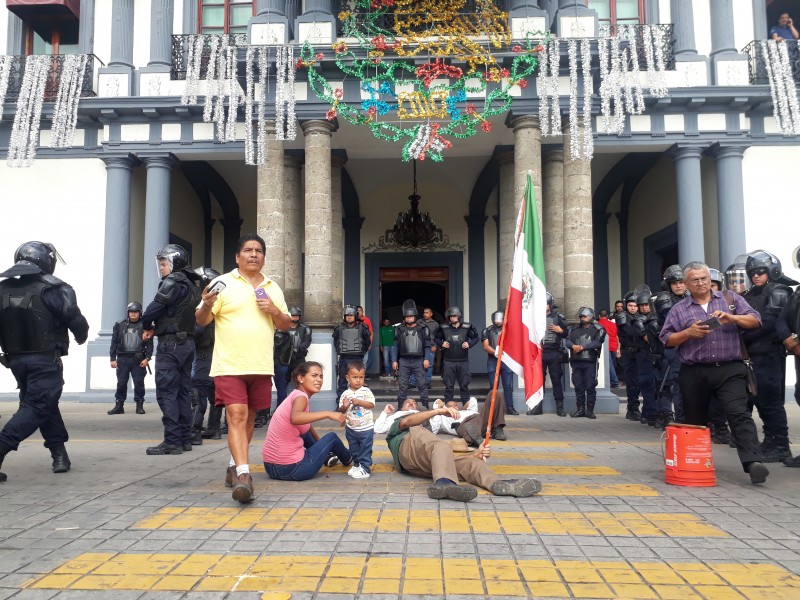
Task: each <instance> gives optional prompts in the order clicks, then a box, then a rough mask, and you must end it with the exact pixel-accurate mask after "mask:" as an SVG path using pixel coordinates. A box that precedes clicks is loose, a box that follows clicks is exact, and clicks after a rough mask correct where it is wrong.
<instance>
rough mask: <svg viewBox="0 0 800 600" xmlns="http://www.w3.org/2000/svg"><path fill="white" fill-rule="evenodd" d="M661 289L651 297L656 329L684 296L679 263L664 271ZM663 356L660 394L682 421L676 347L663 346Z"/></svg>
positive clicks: (678, 360)
mask: <svg viewBox="0 0 800 600" xmlns="http://www.w3.org/2000/svg"><path fill="white" fill-rule="evenodd" d="M661 285H662V287H663V288H664V289H663V291H661V292H659V293H658V294H656V296H655V298H654V299H653V305H654V308H655V313H656V318H657V320H658V330H659V332H660V331H661V328H662V327H663V326H664V322H665V321H666V320H667V315H668V314H669V311H670V310H671V309H672V307H673V306H675V305H676V304H677V303H678V302H680V301H681V300H683V299H684V298H685V297H686V294H688V292H687V291H686V283H685V282H684V280H683V268H682V267H681V266H680V265H671V266H669V267H667V269H666V270H665V271H664V275H663V280H662V284H661ZM664 357H665V359H666V362H667V367H666V368H667V372H666V375H665V376H664V375H662V379H661V382H662V383H661V389H662V394H665V395H668V396H669V397H670V398H671V400H672V409H673V417H674V419H675V421H676V422H678V423H683V421H684V415H683V397H682V396H681V388H680V386H679V385H678V374H679V373H680V370H681V361H680V359H679V357H678V349H677V348H665V349H664Z"/></svg>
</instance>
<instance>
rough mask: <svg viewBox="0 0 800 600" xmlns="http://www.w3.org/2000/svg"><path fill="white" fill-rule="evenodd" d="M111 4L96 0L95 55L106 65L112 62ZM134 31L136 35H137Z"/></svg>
mask: <svg viewBox="0 0 800 600" xmlns="http://www.w3.org/2000/svg"><path fill="white" fill-rule="evenodd" d="M111 4H112V0H95V3H94V53H95V54H96V55H97V57H98V58H99V59H100V60H102V61H103V62H104V63H105V64H108V62H109V61H110V60H111V22H112V15H111V12H112V11H111ZM136 33H137V32H136V31H135V30H134V35H136Z"/></svg>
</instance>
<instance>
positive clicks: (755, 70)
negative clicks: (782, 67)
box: [742, 40, 800, 85]
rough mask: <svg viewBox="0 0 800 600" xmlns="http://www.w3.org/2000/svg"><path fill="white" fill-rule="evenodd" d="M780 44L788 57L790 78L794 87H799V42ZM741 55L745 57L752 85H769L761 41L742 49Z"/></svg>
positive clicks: (788, 41) (785, 41) (791, 41)
mask: <svg viewBox="0 0 800 600" xmlns="http://www.w3.org/2000/svg"><path fill="white" fill-rule="evenodd" d="M780 43H781V44H785V45H786V50H787V53H788V55H789V67H790V68H791V71H792V78H793V79H794V81H795V84H796V85H800V41H798V40H783V41H782V42H780ZM742 54H744V55H745V56H747V67H748V72H749V75H750V83H751V84H752V85H769V74H768V72H767V63H766V60H765V59H764V53H763V51H762V48H761V40H755V41H753V42H750V43H749V44H747V46H745V47H744V48H743V49H742Z"/></svg>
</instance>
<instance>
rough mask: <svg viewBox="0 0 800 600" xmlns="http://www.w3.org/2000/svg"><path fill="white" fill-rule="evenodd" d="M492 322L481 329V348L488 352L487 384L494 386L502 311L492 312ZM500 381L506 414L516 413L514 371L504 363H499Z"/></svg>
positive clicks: (501, 328) (501, 326)
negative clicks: (496, 351)
mask: <svg viewBox="0 0 800 600" xmlns="http://www.w3.org/2000/svg"><path fill="white" fill-rule="evenodd" d="M490 320H491V322H492V324H491V325H489V327H487V328H486V329H484V330H483V333H482V334H481V341H482V342H483V349H484V350H485V351H486V353H487V354H488V356H487V358H486V372H487V374H488V375H489V385H491V386H492V388H494V384H495V381H494V377H495V373H497V357H496V356H495V350H496V349H497V344H498V343H499V341H500V334H501V333H502V332H503V311H501V310H498V311H496V312H493V313H492V315H491V318H490ZM500 381H501V382H502V384H503V398H504V399H505V402H506V414H507V415H518V414H519V413H518V412H517V410H516V409H515V408H514V396H513V394H514V372H513V371H512V370H511V369H510V368H509V367H508V365H507V364H505V363H502V362H501V363H500Z"/></svg>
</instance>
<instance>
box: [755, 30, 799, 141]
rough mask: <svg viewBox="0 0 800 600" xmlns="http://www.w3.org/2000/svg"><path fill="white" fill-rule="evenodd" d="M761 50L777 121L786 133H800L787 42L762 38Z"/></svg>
mask: <svg viewBox="0 0 800 600" xmlns="http://www.w3.org/2000/svg"><path fill="white" fill-rule="evenodd" d="M761 52H762V55H763V57H764V64H765V67H766V70H767V76H768V78H769V89H770V93H771V94H772V107H773V109H772V110H773V114H774V115H775V121H776V122H777V123H778V126H779V127H780V129H781V132H782V133H783V134H784V135H798V134H800V111H799V110H798V102H797V90H796V88H795V85H794V79H793V77H792V66H791V63H790V62H789V53H788V52H787V51H786V44H784V43H781V42H777V41H775V40H762V41H761Z"/></svg>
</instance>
